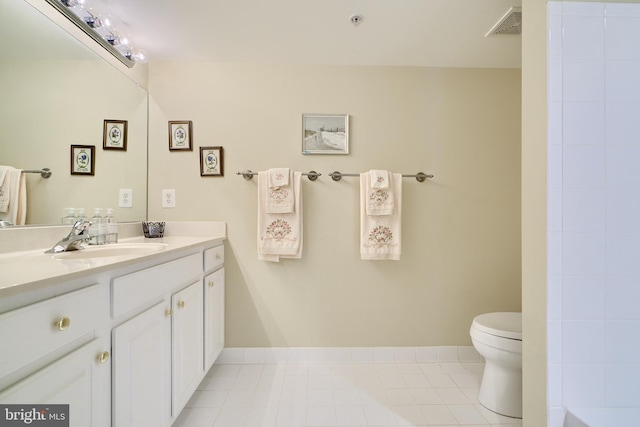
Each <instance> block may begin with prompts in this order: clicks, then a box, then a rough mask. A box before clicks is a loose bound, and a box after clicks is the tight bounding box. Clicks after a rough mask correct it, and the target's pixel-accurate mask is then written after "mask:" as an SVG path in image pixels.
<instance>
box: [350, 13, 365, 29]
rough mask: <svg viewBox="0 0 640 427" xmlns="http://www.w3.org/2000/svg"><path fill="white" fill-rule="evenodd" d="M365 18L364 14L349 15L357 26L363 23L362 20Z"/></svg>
mask: <svg viewBox="0 0 640 427" xmlns="http://www.w3.org/2000/svg"><path fill="white" fill-rule="evenodd" d="M363 20H364V16H362V15H359V14H358V15H351V16H350V17H349V21H351V23H352V24H353V26H354V27H357V26H358V25H360V24H361V23H362V21H363Z"/></svg>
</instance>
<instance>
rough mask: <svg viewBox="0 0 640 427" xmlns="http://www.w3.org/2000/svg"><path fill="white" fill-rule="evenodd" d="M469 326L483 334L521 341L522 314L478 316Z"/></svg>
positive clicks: (503, 313) (506, 313)
mask: <svg viewBox="0 0 640 427" xmlns="http://www.w3.org/2000/svg"><path fill="white" fill-rule="evenodd" d="M471 326H472V328H475V329H476V330H477V331H479V332H484V333H485V334H489V335H493V336H496V337H501V338H509V339H512V340H518V341H522V313H512V312H502V313H486V314H480V315H479V316H476V317H475V318H474V319H473V323H472V325H471Z"/></svg>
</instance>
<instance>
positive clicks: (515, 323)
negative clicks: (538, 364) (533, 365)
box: [469, 312, 522, 418]
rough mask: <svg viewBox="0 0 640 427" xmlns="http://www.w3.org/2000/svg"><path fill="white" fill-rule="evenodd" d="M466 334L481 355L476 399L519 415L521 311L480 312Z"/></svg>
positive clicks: (520, 407) (505, 413)
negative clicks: (482, 360)
mask: <svg viewBox="0 0 640 427" xmlns="http://www.w3.org/2000/svg"><path fill="white" fill-rule="evenodd" d="M469 334H470V335H471V341H472V342H473V346H474V347H475V349H476V350H477V351H478V353H480V355H482V357H484V359H485V366H484V374H483V376H482V384H480V393H479V394H478V400H479V401H480V403H481V404H482V406H484V407H485V408H487V409H489V410H491V411H493V412H496V413H498V414H501V415H506V416H507V417H513V418H522V313H508V312H505V313H486V314H481V315H479V316H476V317H475V318H474V319H473V323H472V324H471V330H470V331H469Z"/></svg>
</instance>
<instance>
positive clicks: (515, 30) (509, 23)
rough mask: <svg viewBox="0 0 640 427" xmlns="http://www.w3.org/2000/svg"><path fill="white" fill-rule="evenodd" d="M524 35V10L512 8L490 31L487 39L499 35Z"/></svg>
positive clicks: (486, 35)
mask: <svg viewBox="0 0 640 427" xmlns="http://www.w3.org/2000/svg"><path fill="white" fill-rule="evenodd" d="M509 34H511V35H514V34H522V8H520V7H512V8H511V9H509V10H508V11H507V13H505V14H504V16H503V17H502V18H500V20H499V21H498V22H497V23H496V25H494V26H493V28H491V29H490V30H489V32H488V33H487V34H485V35H484V36H485V37H489V36H499V35H509Z"/></svg>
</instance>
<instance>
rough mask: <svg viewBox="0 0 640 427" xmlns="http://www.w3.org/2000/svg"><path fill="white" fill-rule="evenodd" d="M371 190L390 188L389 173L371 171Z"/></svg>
mask: <svg viewBox="0 0 640 427" xmlns="http://www.w3.org/2000/svg"><path fill="white" fill-rule="evenodd" d="M369 179H370V180H371V188H389V171H385V170H377V169H373V170H370V171H369Z"/></svg>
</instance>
